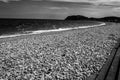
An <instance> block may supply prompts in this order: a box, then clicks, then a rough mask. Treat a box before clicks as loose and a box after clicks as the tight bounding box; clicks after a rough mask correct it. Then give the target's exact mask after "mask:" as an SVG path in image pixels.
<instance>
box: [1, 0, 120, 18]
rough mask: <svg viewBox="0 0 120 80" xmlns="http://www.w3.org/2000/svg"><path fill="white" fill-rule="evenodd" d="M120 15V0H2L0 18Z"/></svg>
mask: <svg viewBox="0 0 120 80" xmlns="http://www.w3.org/2000/svg"><path fill="white" fill-rule="evenodd" d="M69 15H84V16H87V17H105V16H119V17H120V0H0V18H40V19H64V18H65V17H67V16H69Z"/></svg>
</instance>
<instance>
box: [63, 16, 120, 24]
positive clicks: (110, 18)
mask: <svg viewBox="0 0 120 80" xmlns="http://www.w3.org/2000/svg"><path fill="white" fill-rule="evenodd" d="M65 20H90V21H104V22H116V23H119V22H120V17H116V16H108V17H102V18H94V17H91V18H88V17H86V16H82V15H71V16H68V17H66V18H65Z"/></svg>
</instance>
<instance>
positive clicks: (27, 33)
mask: <svg viewBox="0 0 120 80" xmlns="http://www.w3.org/2000/svg"><path fill="white" fill-rule="evenodd" d="M104 25H106V24H105V23H101V24H98V25H92V26H79V27H74V28H59V29H52V30H36V31H25V32H22V33H16V34H13V35H1V36H0V38H8V37H16V36H22V35H31V34H40V33H46V32H58V31H66V30H72V29H79V28H90V27H98V26H104Z"/></svg>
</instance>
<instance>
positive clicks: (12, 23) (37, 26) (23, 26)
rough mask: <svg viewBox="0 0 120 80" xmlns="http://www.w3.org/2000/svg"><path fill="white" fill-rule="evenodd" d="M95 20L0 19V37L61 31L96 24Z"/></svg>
mask: <svg viewBox="0 0 120 80" xmlns="http://www.w3.org/2000/svg"><path fill="white" fill-rule="evenodd" d="M98 24H100V22H97V21H85V20H84V21H80V20H77V21H75V20H72V21H71V20H53V19H12V18H2V19H0V38H2V37H9V36H11V35H12V36H15V35H23V34H31V33H36V32H37V33H38V32H39V33H42V32H48V31H49V32H50V31H62V30H69V29H74V28H77V27H79V28H80V27H81V28H82V27H84V28H85V26H91V25H98Z"/></svg>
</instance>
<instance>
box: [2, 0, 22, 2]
mask: <svg viewBox="0 0 120 80" xmlns="http://www.w3.org/2000/svg"><path fill="white" fill-rule="evenodd" d="M0 1H2V2H5V3H7V2H10V1H21V0H0Z"/></svg>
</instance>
